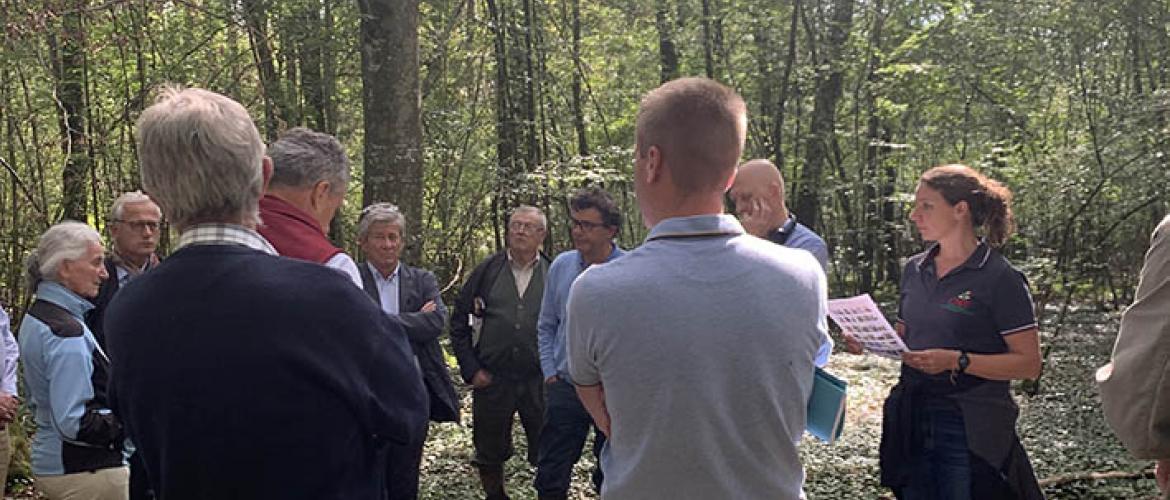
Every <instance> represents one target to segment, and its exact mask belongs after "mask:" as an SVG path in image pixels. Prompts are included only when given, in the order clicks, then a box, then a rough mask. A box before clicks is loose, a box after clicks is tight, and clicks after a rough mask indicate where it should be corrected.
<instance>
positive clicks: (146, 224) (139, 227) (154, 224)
mask: <svg viewBox="0 0 1170 500" xmlns="http://www.w3.org/2000/svg"><path fill="white" fill-rule="evenodd" d="M114 222H118V223H121V224H126V225H127V226H130V228H131V229H133V230H135V231H138V232H140V233H141V232H142V231H143V230H145V229H147V228H149V229H150V230H151V231H158V227H159V223H158V221H153V220H121V219H118V220H115V221H114Z"/></svg>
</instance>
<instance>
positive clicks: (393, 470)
mask: <svg viewBox="0 0 1170 500" xmlns="http://www.w3.org/2000/svg"><path fill="white" fill-rule="evenodd" d="M428 429H429V426H428ZM426 440H427V435H426V430H424V431H423V435H422V436H421V437H420V438H419V440H418V442H417V443H411V444H408V445H399V444H391V445H390V453H389V457H387V460H386V498H387V499H388V500H414V499H416V498H418V468H419V466H420V465H422V453H423V444H424V443H426Z"/></svg>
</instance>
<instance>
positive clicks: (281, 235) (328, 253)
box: [259, 194, 341, 264]
mask: <svg viewBox="0 0 1170 500" xmlns="http://www.w3.org/2000/svg"><path fill="white" fill-rule="evenodd" d="M260 220H261V223H260V227H259V232H260V235H261V236H263V237H264V239H266V240H268V242H269V243H272V246H273V247H275V248H276V251H277V252H280V254H281V255H283V256H285V257H292V258H294V259H301V260H307V261H310V262H316V263H318V264H324V263H325V262H326V261H328V260H329V259H331V258H333V256H334V255H337V254H339V253H341V249H340V248H337V247H335V246H333V243H330V242H329V239H328V238H326V237H325V231H322V230H321V224H319V223H318V222H317V219H314V218H313V216H311V215H309V214H307V213H305V211H304V210H301V209H299V208H297V207H295V206H293V205H292V204H291V203H289V202H287V201H284V200H282V199H280V198H277V197H275V196H272V195H268V194H266V195H264V197H263V198H260Z"/></svg>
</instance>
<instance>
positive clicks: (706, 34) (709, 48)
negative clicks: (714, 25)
mask: <svg viewBox="0 0 1170 500" xmlns="http://www.w3.org/2000/svg"><path fill="white" fill-rule="evenodd" d="M702 3H703V18H702V20H701V25H702V27H703V68H704V69H706V71H707V78H715V56H714V52H715V47H714V45H715V40H714V38H715V35H714V33H712V30H711V19H712V15H711V0H702Z"/></svg>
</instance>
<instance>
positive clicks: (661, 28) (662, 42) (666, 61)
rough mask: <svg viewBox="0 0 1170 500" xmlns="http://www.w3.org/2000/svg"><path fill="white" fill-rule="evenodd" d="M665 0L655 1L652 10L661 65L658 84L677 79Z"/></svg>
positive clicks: (676, 53)
mask: <svg viewBox="0 0 1170 500" xmlns="http://www.w3.org/2000/svg"><path fill="white" fill-rule="evenodd" d="M666 2H667V0H657V2H655V9H654V24H655V26H656V27H657V28H658V58H659V61H660V63H661V65H662V72H661V75H662V76H661V78H659V80H660V83H666V82H668V81H670V80H674V79H675V78H678V74H679V73H678V48H677V47H676V46H675V44H674V34H673V33H674V30H673V29H671V26H672V25H673V23H671V22H670V10H669V9H668V8H667V5H666Z"/></svg>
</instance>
